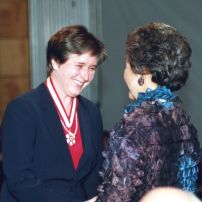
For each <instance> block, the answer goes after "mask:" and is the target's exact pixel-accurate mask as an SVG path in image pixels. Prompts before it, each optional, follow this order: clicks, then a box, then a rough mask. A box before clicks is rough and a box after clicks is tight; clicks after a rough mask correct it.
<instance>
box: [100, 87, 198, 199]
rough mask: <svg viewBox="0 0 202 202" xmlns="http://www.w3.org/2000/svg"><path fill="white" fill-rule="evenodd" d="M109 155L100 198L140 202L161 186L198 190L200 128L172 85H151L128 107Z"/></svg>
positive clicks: (115, 131)
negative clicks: (182, 104) (153, 88)
mask: <svg viewBox="0 0 202 202" xmlns="http://www.w3.org/2000/svg"><path fill="white" fill-rule="evenodd" d="M103 155H104V158H105V160H104V164H103V170H102V171H101V172H100V175H101V177H102V178H103V182H102V184H101V185H100V186H99V187H98V191H99V194H98V199H97V201H99V202H127V201H134V202H136V201H138V200H139V199H140V198H141V197H142V196H143V194H144V193H146V192H147V191H148V190H150V189H152V188H154V187H158V186H175V187H179V188H182V189H184V190H188V191H193V192H194V191H195V190H196V180H197V173H198V163H199V161H200V147H199V142H198V137H197V130H196V129H195V127H194V126H193V125H192V123H191V122H190V118H189V116H188V115H187V114H186V113H185V111H184V110H183V109H182V106H181V101H180V99H179V97H178V96H176V95H174V94H173V93H172V92H171V91H170V90H169V89H167V88H166V87H159V88H157V89H156V90H154V91H152V90H150V89H148V90H147V91H146V93H141V94H139V95H138V99H137V100H136V101H135V102H133V103H130V104H129V105H127V106H126V107H125V111H124V115H123V118H122V119H121V121H120V122H119V123H117V124H116V125H115V126H114V128H113V129H112V131H111V132H110V140H109V145H108V147H107V149H106V150H105V151H104V152H103Z"/></svg>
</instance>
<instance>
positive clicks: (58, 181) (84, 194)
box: [1, 83, 103, 202]
mask: <svg viewBox="0 0 202 202" xmlns="http://www.w3.org/2000/svg"><path fill="white" fill-rule="evenodd" d="M78 100H79V102H78V114H79V124H80V129H81V137H82V142H83V149H84V153H83V156H82V158H81V160H80V162H79V166H78V169H77V171H75V169H74V166H73V161H72V158H71V155H70V151H69V148H68V145H67V143H66V139H65V136H64V133H63V129H62V125H61V122H60V120H59V116H58V114H57V111H56V109H55V106H54V103H53V100H52V98H51V96H50V94H49V92H48V90H47V88H46V86H45V84H44V83H42V84H41V85H40V86H39V87H37V88H36V89H34V90H32V91H30V92H29V93H26V94H24V95H22V96H20V97H18V98H16V99H15V100H13V101H11V102H10V103H9V104H8V106H7V109H6V112H5V115H4V118H3V121H2V126H1V133H2V134H1V135H3V169H4V174H5V180H4V183H3V188H2V191H1V197H2V199H1V200H2V202H81V201H84V200H87V199H90V198H92V197H93V196H95V195H96V194H97V192H96V188H97V186H98V184H99V183H100V178H99V175H98V171H99V170H100V168H101V166H102V156H101V151H102V134H103V128H102V119H101V114H100V111H99V109H98V108H97V106H96V105H95V104H94V103H92V102H91V101H89V100H87V99H86V98H84V97H82V96H78Z"/></svg>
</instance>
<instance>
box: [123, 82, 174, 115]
mask: <svg viewBox="0 0 202 202" xmlns="http://www.w3.org/2000/svg"><path fill="white" fill-rule="evenodd" d="M175 97H176V95H175V94H173V93H172V92H171V91H170V89H168V88H166V87H165V86H162V87H157V88H156V89H155V90H151V89H150V88H148V89H147V90H146V92H145V93H138V97H137V100H136V101H133V102H131V103H130V104H128V105H127V106H125V108H124V112H125V113H131V112H133V111H134V109H135V108H136V107H140V106H141V104H142V102H144V101H150V102H153V103H155V104H156V105H158V106H162V107H164V108H166V109H170V108H171V107H173V102H172V99H173V98H175Z"/></svg>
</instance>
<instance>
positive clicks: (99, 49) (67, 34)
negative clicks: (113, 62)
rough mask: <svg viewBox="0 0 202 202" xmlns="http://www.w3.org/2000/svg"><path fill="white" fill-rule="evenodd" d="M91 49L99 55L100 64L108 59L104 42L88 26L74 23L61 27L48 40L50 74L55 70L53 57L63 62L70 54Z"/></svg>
mask: <svg viewBox="0 0 202 202" xmlns="http://www.w3.org/2000/svg"><path fill="white" fill-rule="evenodd" d="M88 51H90V52H91V54H92V56H97V59H98V64H101V63H102V62H103V61H104V60H105V59H106V49H105V47H104V44H103V43H102V42H101V41H100V40H98V39H97V38H96V37H95V36H94V35H93V34H92V33H90V32H88V30H87V28H86V27H84V26H81V25H72V26H67V27H64V28H62V29H60V30H59V31H58V32H56V33H55V34H54V35H53V36H52V37H51V38H50V39H49V41H48V46H47V67H48V74H50V73H51V72H52V70H53V67H52V64H51V59H54V60H56V61H57V62H58V63H59V64H63V63H65V62H66V61H67V60H68V57H69V55H70V54H83V53H85V52H88Z"/></svg>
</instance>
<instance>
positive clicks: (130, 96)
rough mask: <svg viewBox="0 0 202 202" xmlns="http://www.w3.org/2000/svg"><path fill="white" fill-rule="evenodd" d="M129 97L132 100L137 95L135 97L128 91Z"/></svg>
mask: <svg viewBox="0 0 202 202" xmlns="http://www.w3.org/2000/svg"><path fill="white" fill-rule="evenodd" d="M128 97H129V98H130V99H131V100H136V97H135V96H134V95H133V94H132V93H131V92H129V93H128Z"/></svg>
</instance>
